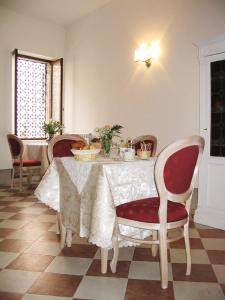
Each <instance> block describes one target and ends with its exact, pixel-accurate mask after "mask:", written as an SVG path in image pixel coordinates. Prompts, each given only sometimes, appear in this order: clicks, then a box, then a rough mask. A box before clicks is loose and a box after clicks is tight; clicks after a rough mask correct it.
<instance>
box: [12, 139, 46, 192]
mask: <svg viewBox="0 0 225 300" xmlns="http://www.w3.org/2000/svg"><path fill="white" fill-rule="evenodd" d="M7 140H8V144H9V149H10V153H11V157H12V166H13V168H12V177H11V188H13V183H14V177H15V174H16V173H17V171H18V173H19V189H20V191H22V188H23V175H25V174H26V175H27V172H26V171H28V180H29V183H30V182H31V180H32V173H33V172H35V171H36V172H38V173H39V175H40V172H41V161H39V160H35V159H32V160H31V159H30V160H29V159H27V160H24V159H23V152H24V145H23V141H22V140H21V139H20V138H18V137H17V136H16V135H14V134H7ZM40 176H41V175H40Z"/></svg>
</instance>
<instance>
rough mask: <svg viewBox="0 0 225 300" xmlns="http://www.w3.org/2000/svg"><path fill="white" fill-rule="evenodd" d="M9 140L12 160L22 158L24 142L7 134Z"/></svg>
mask: <svg viewBox="0 0 225 300" xmlns="http://www.w3.org/2000/svg"><path fill="white" fill-rule="evenodd" d="M7 140H8V144H9V148H10V152H11V155H12V158H13V159H16V158H22V154H23V142H22V141H21V140H20V139H19V138H18V137H17V136H16V135H14V134H7Z"/></svg>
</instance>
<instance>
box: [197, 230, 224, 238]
mask: <svg viewBox="0 0 225 300" xmlns="http://www.w3.org/2000/svg"><path fill="white" fill-rule="evenodd" d="M198 232H199V235H200V237H201V238H214V239H215V238H225V230H220V229H198Z"/></svg>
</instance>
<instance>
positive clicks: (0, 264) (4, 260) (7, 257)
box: [0, 252, 19, 269]
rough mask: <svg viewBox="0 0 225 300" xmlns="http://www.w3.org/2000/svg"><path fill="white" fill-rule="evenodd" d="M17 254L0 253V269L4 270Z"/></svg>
mask: <svg viewBox="0 0 225 300" xmlns="http://www.w3.org/2000/svg"><path fill="white" fill-rule="evenodd" d="M18 255H19V253H12V252H0V268H2V269H3V268H5V267H6V266H7V265H8V264H9V263H10V262H11V261H13V260H14V259H15V258H16V257H17V256H18Z"/></svg>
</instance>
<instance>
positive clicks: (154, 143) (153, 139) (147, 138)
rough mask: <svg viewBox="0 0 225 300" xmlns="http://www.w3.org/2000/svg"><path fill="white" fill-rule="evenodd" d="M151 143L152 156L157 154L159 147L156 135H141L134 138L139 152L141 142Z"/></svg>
mask: <svg viewBox="0 0 225 300" xmlns="http://www.w3.org/2000/svg"><path fill="white" fill-rule="evenodd" d="M142 142H144V143H145V144H151V156H155V153H156V148H157V138H156V137H155V136H154V135H141V136H139V137H137V138H135V139H133V140H132V144H133V145H134V148H135V152H136V154H137V150H139V149H141V143H142Z"/></svg>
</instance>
